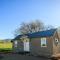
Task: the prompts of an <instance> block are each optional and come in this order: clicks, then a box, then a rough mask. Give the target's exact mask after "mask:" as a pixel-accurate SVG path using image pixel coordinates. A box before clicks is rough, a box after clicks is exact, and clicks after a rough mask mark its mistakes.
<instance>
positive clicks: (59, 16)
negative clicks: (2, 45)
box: [0, 0, 60, 39]
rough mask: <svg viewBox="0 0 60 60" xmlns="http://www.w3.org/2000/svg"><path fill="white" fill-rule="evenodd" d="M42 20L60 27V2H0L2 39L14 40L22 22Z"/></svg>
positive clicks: (10, 0)
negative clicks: (15, 32)
mask: <svg viewBox="0 0 60 60" xmlns="http://www.w3.org/2000/svg"><path fill="white" fill-rule="evenodd" d="M36 19H38V20H41V21H42V22H43V23H44V24H45V25H52V26H54V27H59V26H60V0H0V39H8V38H10V39H11V38H14V31H15V30H16V29H17V28H18V27H19V26H20V24H21V23H22V22H31V21H34V20H36Z"/></svg>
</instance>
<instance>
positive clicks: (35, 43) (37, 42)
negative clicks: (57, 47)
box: [30, 37, 53, 56]
mask: <svg viewBox="0 0 60 60" xmlns="http://www.w3.org/2000/svg"><path fill="white" fill-rule="evenodd" d="M46 40H47V47H41V38H32V39H31V42H30V52H31V54H33V55H42V56H50V55H51V54H52V47H53V43H52V37H46Z"/></svg>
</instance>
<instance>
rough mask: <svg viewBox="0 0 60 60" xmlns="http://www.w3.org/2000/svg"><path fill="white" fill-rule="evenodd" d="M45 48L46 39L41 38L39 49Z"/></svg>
mask: <svg viewBox="0 0 60 60" xmlns="http://www.w3.org/2000/svg"><path fill="white" fill-rule="evenodd" d="M44 46H46V38H41V47H44Z"/></svg>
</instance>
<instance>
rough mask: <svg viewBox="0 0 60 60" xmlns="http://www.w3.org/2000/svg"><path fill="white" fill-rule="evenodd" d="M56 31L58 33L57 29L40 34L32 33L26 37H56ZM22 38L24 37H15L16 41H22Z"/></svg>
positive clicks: (40, 32)
mask: <svg viewBox="0 0 60 60" xmlns="http://www.w3.org/2000/svg"><path fill="white" fill-rule="evenodd" d="M55 31H56V29H50V30H45V31H39V32H35V33H31V34H25V35H26V36H28V37H29V38H35V37H50V36H53V35H54V32H55ZM21 36H23V35H18V36H17V37H15V39H20V38H21Z"/></svg>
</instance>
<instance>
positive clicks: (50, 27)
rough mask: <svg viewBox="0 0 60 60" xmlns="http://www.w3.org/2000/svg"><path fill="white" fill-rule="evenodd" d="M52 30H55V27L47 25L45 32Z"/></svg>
mask: <svg viewBox="0 0 60 60" xmlns="http://www.w3.org/2000/svg"><path fill="white" fill-rule="evenodd" d="M50 29H54V26H52V25H47V26H45V28H44V30H50Z"/></svg>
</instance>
